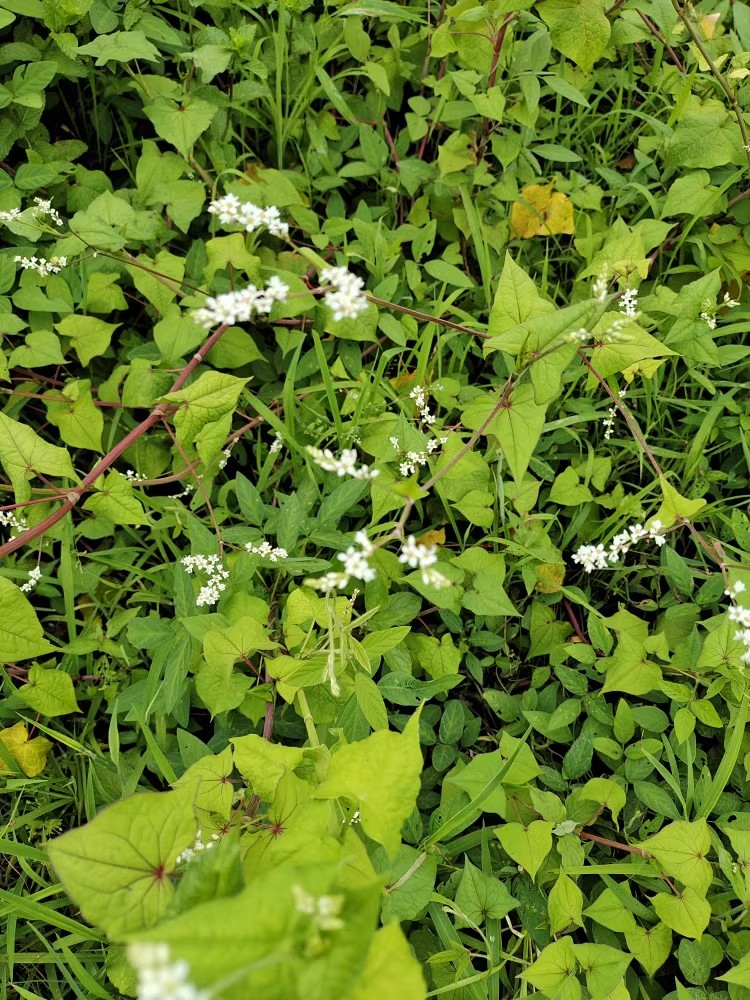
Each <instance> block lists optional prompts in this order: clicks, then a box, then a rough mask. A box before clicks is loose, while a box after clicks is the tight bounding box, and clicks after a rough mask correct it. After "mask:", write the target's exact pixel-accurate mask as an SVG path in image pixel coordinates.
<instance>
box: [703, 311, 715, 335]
mask: <svg viewBox="0 0 750 1000" xmlns="http://www.w3.org/2000/svg"><path fill="white" fill-rule="evenodd" d="M701 319H702V320H703V322H704V323H705V324H706V326H707V327H708V329H709V330H715V329H716V317H715V316H712V315H711V313H709V312H706V311H705V310H704V311H703V312H702V313H701Z"/></svg>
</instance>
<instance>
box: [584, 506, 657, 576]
mask: <svg viewBox="0 0 750 1000" xmlns="http://www.w3.org/2000/svg"><path fill="white" fill-rule="evenodd" d="M662 528H663V525H662V523H661V521H659V520H658V519H657V518H654V520H653V521H652V522H651V524H650V525H649V526H648V527H647V528H646V527H644V525H642V524H631V525H630V527H629V528H626V529H625V530H624V531H621V532H619V533H618V534H617V535H615V536H614V538H613V539H612V541H611V543H610V546H609V549H605V548H604V546H603V545H581V546H580V547H579V548H578V549H577V550H576V551H575V552H574V553H573V555H572V556H571V558H572V560H573V562H574V563H578V564H579V565H580V566H582V567H583V569H584V570H585V572H586V573H591V572H593V571H594V570H595V569H608V568H609V566H610V565H614V564H615V563H618V562H619V561H620V557H621V556H624V555H626V554H627V552H629V551H630V548H631V547H632V546H633V545H636V544H637V543H638V542H641V541H643V540H644V539H648V540H649V541H652V542H653V543H654V544H655V545H657V546H658V547H659V548H661V546H662V545H664V543H665V542H666V538H665V537H664V535H663V533H662Z"/></svg>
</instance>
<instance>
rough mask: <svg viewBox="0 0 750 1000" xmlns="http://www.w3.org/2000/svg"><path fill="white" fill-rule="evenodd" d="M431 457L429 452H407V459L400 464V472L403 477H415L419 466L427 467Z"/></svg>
mask: <svg viewBox="0 0 750 1000" xmlns="http://www.w3.org/2000/svg"><path fill="white" fill-rule="evenodd" d="M430 444H432V442H430ZM429 457H430V456H429V452H427V451H407V453H406V457H405V458H404V459H403V460H402V461H401V462H400V463H399V467H398V471H399V472H400V474H401V475H402V476H413V475H414V473H415V472H416V471H417V466H420V465H427V460H428V459H429Z"/></svg>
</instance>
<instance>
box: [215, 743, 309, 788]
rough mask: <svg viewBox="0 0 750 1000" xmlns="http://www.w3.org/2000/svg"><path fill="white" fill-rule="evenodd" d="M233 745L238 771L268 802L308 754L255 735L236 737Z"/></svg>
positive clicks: (298, 748) (301, 749)
mask: <svg viewBox="0 0 750 1000" xmlns="http://www.w3.org/2000/svg"><path fill="white" fill-rule="evenodd" d="M232 746H233V747H234V763H235V765H236V767H237V770H238V771H239V772H240V774H241V775H242V776H243V778H247V780H248V781H249V782H250V785H251V787H252V789H253V791H254V792H255V793H256V795H260V797H261V798H262V799H264V800H265V801H266V802H272V801H273V798H274V795H275V794H276V787H277V785H278V783H279V781H280V779H281V778H282V776H283V775H284V774H285V773H286V772H288V771H293V770H294V769H295V767H298V766H299V765H300V764H301V763H302V760H303V758H304V754H305V751H304V748H303V747H288V746H283V745H282V744H280V743H269V742H268V741H267V740H264V739H262V738H261V737H260V736H256V735H255V734H254V733H250V734H249V735H248V736H235V737H233V739H232Z"/></svg>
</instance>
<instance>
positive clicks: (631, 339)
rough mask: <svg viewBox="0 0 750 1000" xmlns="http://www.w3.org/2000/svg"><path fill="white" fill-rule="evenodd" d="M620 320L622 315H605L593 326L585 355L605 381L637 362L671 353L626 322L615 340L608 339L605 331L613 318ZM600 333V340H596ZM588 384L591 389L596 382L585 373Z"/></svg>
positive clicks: (634, 324)
mask: <svg viewBox="0 0 750 1000" xmlns="http://www.w3.org/2000/svg"><path fill="white" fill-rule="evenodd" d="M618 318H619V319H622V314H619V315H618V314H616V313H605V315H604V316H603V317H602V318H601V320H600V321H599V322H598V323H597V324H596V326H595V327H594V329H593V330H592V333H593V334H594V341H595V343H594V346H593V348H592V350H591V351H590V353H589V360H590V361H591V364H592V365H593V366H594V368H595V369H596V370H597V372H598V373H599V374H600V375H601V376H602V378H609V376H610V375H614V374H615V373H616V372H624V371H625V369H626V368H632V366H633V365H636V364H637V363H638V362H639V361H645V360H647V359H650V358H666V357H669V356H670V355H674V353H675V352H674V351H672V350H670V349H669V348H668V347H665V346H664V344H662V343H660V342H659V341H658V340H657V339H656V337H652V336H651V334H649V333H646V331H645V330H643V329H641V327H640V326H638V324H637V323H628V325H627V326H626V327H624V328H623V330H622V331H621V332H618V335H617V337H616V338H613V339H612V340H609V339H608V337H607V333H606V331H607V330H608V329H609V327H610V326H611V325H612V323H613V322H614V321H615V320H616V319H618ZM597 334H601V337H597ZM588 384H589V385H590V386H593V385H594V384H596V379H595V378H594V376H593V375H592V374H591V373H589V379H588Z"/></svg>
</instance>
